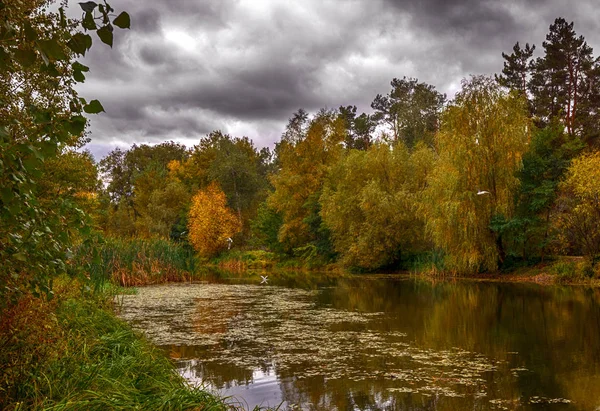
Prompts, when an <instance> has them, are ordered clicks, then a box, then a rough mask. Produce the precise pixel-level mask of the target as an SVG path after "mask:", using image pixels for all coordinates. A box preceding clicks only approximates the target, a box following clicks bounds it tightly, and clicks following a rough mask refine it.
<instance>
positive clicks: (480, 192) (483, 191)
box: [477, 190, 492, 196]
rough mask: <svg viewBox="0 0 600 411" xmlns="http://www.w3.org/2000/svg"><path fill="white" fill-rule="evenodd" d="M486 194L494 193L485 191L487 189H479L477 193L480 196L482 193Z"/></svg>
mask: <svg viewBox="0 0 600 411" xmlns="http://www.w3.org/2000/svg"><path fill="white" fill-rule="evenodd" d="M484 194H492V193H490V192H489V191H485V190H479V191H478V192H477V195H478V196H481V195H484Z"/></svg>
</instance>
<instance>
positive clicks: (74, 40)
mask: <svg viewBox="0 0 600 411" xmlns="http://www.w3.org/2000/svg"><path fill="white" fill-rule="evenodd" d="M67 46H68V47H69V48H70V49H71V50H73V51H74V52H75V53H77V54H81V55H82V56H85V52H86V51H88V50H89V49H90V47H92V37H91V36H90V35H89V34H83V33H76V34H75V35H73V37H71V40H69V41H68V42H67Z"/></svg>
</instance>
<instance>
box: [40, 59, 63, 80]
mask: <svg viewBox="0 0 600 411" xmlns="http://www.w3.org/2000/svg"><path fill="white" fill-rule="evenodd" d="M41 71H42V72H43V73H48V74H49V75H51V76H52V77H60V72H59V71H58V69H57V68H56V65H55V64H54V63H50V62H48V64H47V65H45V66H42V68H41Z"/></svg>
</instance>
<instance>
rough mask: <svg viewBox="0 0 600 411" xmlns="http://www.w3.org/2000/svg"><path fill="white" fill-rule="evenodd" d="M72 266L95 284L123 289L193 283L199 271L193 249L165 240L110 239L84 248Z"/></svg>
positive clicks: (79, 251) (81, 247)
mask: <svg viewBox="0 0 600 411" xmlns="http://www.w3.org/2000/svg"><path fill="white" fill-rule="evenodd" d="M72 264H75V265H77V266H78V267H79V268H80V269H82V270H83V271H84V272H85V273H86V274H87V275H88V276H89V277H90V279H91V280H92V282H93V283H94V284H102V283H103V282H106V281H110V282H112V283H113V284H116V285H120V286H123V287H130V286H139V285H150V284H162V283H166V282H183V281H190V280H191V279H192V277H193V276H194V274H195V273H196V271H197V270H198V268H199V263H198V260H197V257H196V256H195V253H194V251H193V250H192V249H190V248H188V247H185V246H183V245H180V244H177V243H174V242H172V241H167V240H162V239H122V238H106V239H104V240H103V241H101V242H99V243H93V244H82V245H81V246H80V247H79V248H78V249H77V252H76V255H75V257H74V259H73V261H72Z"/></svg>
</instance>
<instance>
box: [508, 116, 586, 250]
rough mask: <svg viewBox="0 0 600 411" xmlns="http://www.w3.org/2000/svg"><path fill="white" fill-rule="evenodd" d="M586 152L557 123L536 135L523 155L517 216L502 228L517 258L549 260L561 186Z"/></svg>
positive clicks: (538, 130)
mask: <svg viewBox="0 0 600 411" xmlns="http://www.w3.org/2000/svg"><path fill="white" fill-rule="evenodd" d="M582 148H583V146H582V143H581V141H580V140H579V139H578V138H576V137H571V136H569V135H568V134H566V133H565V132H564V127H563V126H562V125H561V124H560V123H558V122H557V121H554V122H553V123H552V124H550V125H548V126H547V127H545V128H543V129H536V130H534V131H533V133H532V139H531V143H530V144H529V149H528V150H527V152H525V154H524V155H523V168H522V169H521V170H520V171H519V172H518V177H519V181H520V187H519V190H518V193H517V197H516V208H515V215H514V217H513V218H511V219H508V220H506V221H504V222H503V224H500V225H499V226H498V229H499V230H500V231H503V232H504V234H505V238H507V239H508V240H509V242H508V246H509V250H510V252H511V253H513V254H514V255H515V256H517V255H519V256H521V257H522V258H523V259H527V258H529V257H541V258H542V259H543V258H544V257H545V254H546V250H547V248H548V246H549V245H551V244H552V243H553V242H554V240H555V238H554V236H553V230H552V221H551V216H552V210H553V207H554V203H555V200H556V198H557V196H558V184H559V182H560V181H561V180H562V178H563V176H564V174H565V172H566V170H567V168H568V167H569V164H570V162H571V160H572V159H573V158H574V157H575V156H576V155H577V154H578V153H579V152H580V151H581V149H582Z"/></svg>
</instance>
